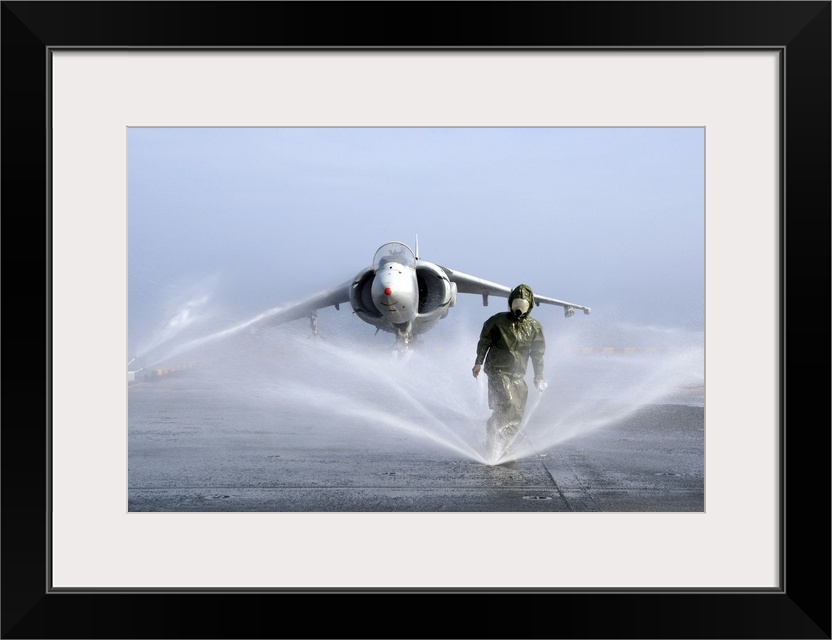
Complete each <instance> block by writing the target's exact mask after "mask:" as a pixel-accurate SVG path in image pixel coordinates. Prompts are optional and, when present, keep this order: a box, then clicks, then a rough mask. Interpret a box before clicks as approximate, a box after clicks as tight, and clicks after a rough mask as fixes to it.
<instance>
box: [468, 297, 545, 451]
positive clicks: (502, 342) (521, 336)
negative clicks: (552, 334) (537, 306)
mask: <svg viewBox="0 0 832 640" xmlns="http://www.w3.org/2000/svg"><path fill="white" fill-rule="evenodd" d="M517 298H522V299H523V300H526V301H527V302H528V305H529V306H528V312H527V313H525V314H523V315H522V316H520V317H517V316H516V315H515V314H514V312H512V311H507V312H503V313H498V314H495V315H493V316H491V317H490V318H489V319H488V320H486V321H485V323H484V324H483V326H482V331H481V332H480V339H479V342H478V343H477V359H476V361H475V362H474V364H476V365H482V364H483V363H485V364H484V367H483V369H484V371H485V373H486V375H487V376H488V408H489V409H491V410H492V412H493V413H492V414H491V417H490V418H489V420H488V429H487V436H488V448H489V451H491V452H494V451H496V450H497V449H498V448H499V449H503V451H502V453H511V451H510V450H507V451H505V449H506V447H508V446H510V444H511V442H512V441H513V440H514V439H515V438H516V437H517V432H518V429H519V427H520V422H521V421H522V419H523V414H524V413H525V411H526V400H527V399H528V397H529V389H528V387H527V386H526V381H525V375H526V370H527V369H528V364H529V358H531V361H532V367H533V369H534V377H535V380H542V379H543V354H544V352H545V350H546V341H545V340H544V338H543V327H542V326H541V324H540V323H539V322H538V321H537V320H536V319H535V318H532V317H531V316H530V313H531V310H532V309H533V308H534V294H533V293H532V290H531V287H529V286H528V285H525V284H521V285H518V286H517V287H515V288H514V290H513V291H512V292H511V294H510V295H509V298H508V305H509V309H511V307H512V303H513V302H514V300H516V299H517Z"/></svg>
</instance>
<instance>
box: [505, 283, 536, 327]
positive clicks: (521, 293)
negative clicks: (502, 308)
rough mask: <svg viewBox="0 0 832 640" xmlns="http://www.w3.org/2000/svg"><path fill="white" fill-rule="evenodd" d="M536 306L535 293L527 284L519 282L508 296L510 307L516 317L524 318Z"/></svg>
mask: <svg viewBox="0 0 832 640" xmlns="http://www.w3.org/2000/svg"><path fill="white" fill-rule="evenodd" d="M533 306H534V294H533V293H532V288H531V287H530V286H529V285H527V284H519V285H517V286H516V287H514V290H513V291H512V292H511V294H510V295H509V297H508V307H509V309H511V312H512V314H513V315H514V317H515V318H518V319H519V318H522V317H524V316H526V315H528V314H529V313H531V310H532V307H533Z"/></svg>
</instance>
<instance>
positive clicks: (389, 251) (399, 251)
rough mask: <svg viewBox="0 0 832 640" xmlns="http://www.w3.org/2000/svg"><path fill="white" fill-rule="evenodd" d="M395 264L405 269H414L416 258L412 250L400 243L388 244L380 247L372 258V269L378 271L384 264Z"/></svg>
mask: <svg viewBox="0 0 832 640" xmlns="http://www.w3.org/2000/svg"><path fill="white" fill-rule="evenodd" d="M388 262H395V263H396V264H401V265H404V266H406V267H413V268H415V267H416V256H415V255H414V254H413V250H412V249H411V248H410V247H408V246H407V245H406V244H403V243H401V242H388V243H387V244H383V245H381V247H379V249H378V251H376V255H375V256H373V269H375V270H376V271H378V270H379V269H380V268H381V267H382V266H383V265H384V264H386V263H388Z"/></svg>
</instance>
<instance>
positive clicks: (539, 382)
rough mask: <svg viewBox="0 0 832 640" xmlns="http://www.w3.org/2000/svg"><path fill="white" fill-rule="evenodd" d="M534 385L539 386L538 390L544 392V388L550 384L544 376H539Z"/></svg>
mask: <svg viewBox="0 0 832 640" xmlns="http://www.w3.org/2000/svg"><path fill="white" fill-rule="evenodd" d="M534 386H535V387H537V390H538V391H540V393H543V390H544V389H545V388H546V387H548V386H549V385H548V384H546V381H545V380H544V379H543V378H537V379H536V380H535V381H534Z"/></svg>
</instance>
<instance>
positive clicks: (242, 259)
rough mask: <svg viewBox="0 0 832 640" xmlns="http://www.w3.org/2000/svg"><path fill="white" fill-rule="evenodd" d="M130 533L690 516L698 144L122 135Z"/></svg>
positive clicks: (315, 133)
mask: <svg viewBox="0 0 832 640" xmlns="http://www.w3.org/2000/svg"><path fill="white" fill-rule="evenodd" d="M127 135H128V163H127V168H128V258H129V260H128V318H129V321H128V343H129V345H128V350H129V353H128V361H127V387H128V413H129V416H128V447H129V451H128V454H129V455H128V471H129V478H128V502H129V510H130V511H131V512H145V511H164V512H171V511H173V512H177V511H183V512H193V511H197V512H199V511H211V512H216V511H228V512H238V511H248V512H252V511H254V512H298V511H303V512H367V511H371V512H482V511H487V512H587V511H595V512H600V511H604V512H619V511H627V512H648V511H649V512H703V511H704V506H705V494H704V480H705V479H704V439H705V420H704V406H705V395H704V340H705V327H704V299H705V298H704V283H705V272H704V268H705V229H704V226H705V225H704V222H705V210H704V208H705V129H704V128H703V127H619V128H617V127H563V128H558V127H321V128H316V127H262V128H258V127H251V128H248V127H234V128H223V127H184V128H182V127H179V128H178V127H131V128H130V129H129V130H128V134H127Z"/></svg>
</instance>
